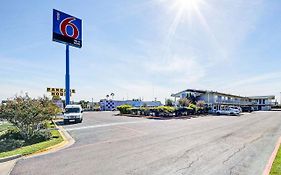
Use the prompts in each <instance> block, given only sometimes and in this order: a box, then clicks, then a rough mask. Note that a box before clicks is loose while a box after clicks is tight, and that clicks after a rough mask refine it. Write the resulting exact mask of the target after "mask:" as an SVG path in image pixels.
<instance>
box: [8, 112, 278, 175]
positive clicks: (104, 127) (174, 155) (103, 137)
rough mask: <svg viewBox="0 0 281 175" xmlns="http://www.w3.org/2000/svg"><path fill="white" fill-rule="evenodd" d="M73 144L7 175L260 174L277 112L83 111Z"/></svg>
mask: <svg viewBox="0 0 281 175" xmlns="http://www.w3.org/2000/svg"><path fill="white" fill-rule="evenodd" d="M64 128H65V129H66V130H67V131H68V132H69V133H70V135H71V136H72V137H73V138H74V139H75V141H76V142H75V143H74V145H72V146H71V147H68V148H66V149H64V150H60V151H58V152H55V153H51V154H47V155H43V156H38V157H33V158H29V159H22V160H20V161H19V162H18V163H17V164H16V166H15V168H14V169H13V171H12V173H11V174H14V175H18V174H26V175H38V174H46V175H49V174H55V175H57V174H61V175H62V174H95V175H99V174H106V175H108V174H117V175H121V174H122V175H123V174H135V175H141V174H147V175H151V174H155V175H156V174H157V175H163V174H176V175H177V174H179V175H180V174H192V175H203V174H204V175H206V174H214V175H220V174H221V175H224V174H239V175H240V174H245V175H257V174H262V172H263V169H264V167H265V165H266V163H267V161H268V158H269V157H270V155H271V153H272V151H273V149H274V146H275V143H276V141H277V139H278V138H279V136H281V112H275V111H272V112H254V113H251V114H243V115H241V116H239V117H237V116H205V117H199V118H193V119H170V120H153V119H144V118H130V117H124V116H114V115H113V113H112V112H86V113H84V121H83V123H80V124H71V125H66V126H64Z"/></svg>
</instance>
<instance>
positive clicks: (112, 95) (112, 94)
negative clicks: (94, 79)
mask: <svg viewBox="0 0 281 175" xmlns="http://www.w3.org/2000/svg"><path fill="white" fill-rule="evenodd" d="M110 95H111V98H112V100H113V97H114V95H115V94H114V93H113V92H112V93H111V94H110Z"/></svg>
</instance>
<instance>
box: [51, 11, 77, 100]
mask: <svg viewBox="0 0 281 175" xmlns="http://www.w3.org/2000/svg"><path fill="white" fill-rule="evenodd" d="M53 41H56V42H60V43H63V44H65V45H66V53H65V55H66V73H65V103H66V105H68V104H70V73H69V46H73V47H77V48H81V47H82V20H81V19H78V18H76V17H74V16H71V15H68V14H66V13H63V12H60V11H58V10H55V9H53Z"/></svg>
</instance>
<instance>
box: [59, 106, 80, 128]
mask: <svg viewBox="0 0 281 175" xmlns="http://www.w3.org/2000/svg"><path fill="white" fill-rule="evenodd" d="M82 120H83V109H82V107H81V105H67V106H66V107H65V111H64V113H63V122H64V124H67V123H69V122H74V123H81V122H82Z"/></svg>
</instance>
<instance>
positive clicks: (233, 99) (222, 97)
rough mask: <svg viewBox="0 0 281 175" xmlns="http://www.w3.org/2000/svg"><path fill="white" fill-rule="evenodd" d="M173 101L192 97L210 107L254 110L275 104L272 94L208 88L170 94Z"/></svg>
mask: <svg viewBox="0 0 281 175" xmlns="http://www.w3.org/2000/svg"><path fill="white" fill-rule="evenodd" d="M171 96H172V97H174V99H175V102H177V100H178V99H181V98H187V97H190V96H192V97H194V98H196V100H198V101H204V102H205V103H206V104H207V105H208V106H209V107H211V108H212V109H220V107H221V106H240V107H241V106H251V107H253V108H254V110H263V111H268V110H271V107H272V106H273V105H274V104H275V103H274V99H275V96H274V95H269V96H250V97H244V96H239V95H233V94H227V93H221V92H216V91H208V90H197V89H187V90H184V91H181V92H178V93H175V94H172V95H171Z"/></svg>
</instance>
